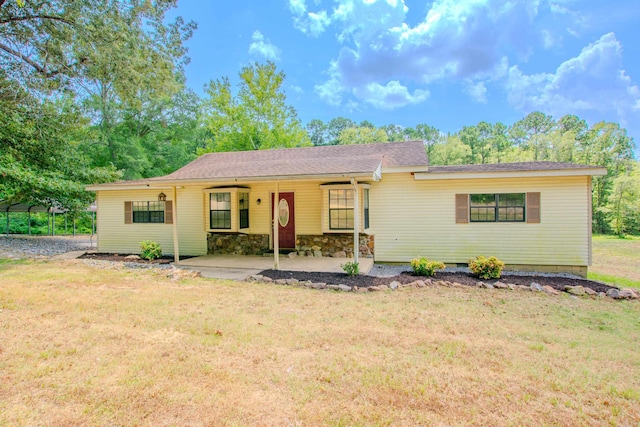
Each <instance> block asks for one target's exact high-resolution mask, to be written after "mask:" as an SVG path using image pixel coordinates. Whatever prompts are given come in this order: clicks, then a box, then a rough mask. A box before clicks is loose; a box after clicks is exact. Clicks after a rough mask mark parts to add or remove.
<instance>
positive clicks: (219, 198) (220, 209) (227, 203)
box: [209, 193, 231, 229]
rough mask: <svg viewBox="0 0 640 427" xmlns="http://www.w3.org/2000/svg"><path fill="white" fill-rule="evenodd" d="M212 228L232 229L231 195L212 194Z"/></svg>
mask: <svg viewBox="0 0 640 427" xmlns="http://www.w3.org/2000/svg"><path fill="white" fill-rule="evenodd" d="M209 200H210V217H209V218H210V219H209V220H210V226H211V228H215V229H230V228H231V193H211V194H210V195H209Z"/></svg>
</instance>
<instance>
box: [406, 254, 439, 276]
mask: <svg viewBox="0 0 640 427" xmlns="http://www.w3.org/2000/svg"><path fill="white" fill-rule="evenodd" d="M444 267H445V266H444V264H443V263H441V262H439V261H429V260H428V259H426V258H425V257H422V258H414V259H412V260H411V269H412V270H413V274H415V275H416V276H433V274H434V273H435V272H436V270H440V269H443V268H444Z"/></svg>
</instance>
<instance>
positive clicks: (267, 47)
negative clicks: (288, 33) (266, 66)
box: [249, 30, 280, 61]
mask: <svg viewBox="0 0 640 427" xmlns="http://www.w3.org/2000/svg"><path fill="white" fill-rule="evenodd" d="M249 54H250V55H254V56H262V57H264V58H265V59H268V60H270V61H277V60H278V59H280V49H278V48H277V47H276V46H275V45H274V44H272V43H271V41H269V40H268V39H265V38H264V36H263V35H262V33H261V32H260V31H258V30H256V31H254V33H253V35H252V36H251V45H249Z"/></svg>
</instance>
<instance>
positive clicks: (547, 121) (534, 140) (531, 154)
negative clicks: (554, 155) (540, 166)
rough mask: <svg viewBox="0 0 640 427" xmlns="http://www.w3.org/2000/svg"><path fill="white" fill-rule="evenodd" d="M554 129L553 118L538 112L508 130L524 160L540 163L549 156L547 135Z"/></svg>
mask: <svg viewBox="0 0 640 427" xmlns="http://www.w3.org/2000/svg"><path fill="white" fill-rule="evenodd" d="M555 127H556V122H555V121H554V120H553V117H551V116H548V115H546V114H544V113H541V112H539V111H534V112H533V113H530V114H528V115H527V116H526V117H524V118H523V119H521V120H518V121H517V122H515V123H514V124H513V126H511V128H510V129H509V135H510V137H511V140H512V141H513V143H514V145H515V146H516V147H518V148H520V150H521V157H522V158H523V160H524V159H526V160H533V161H542V160H547V159H548V156H549V149H550V143H549V134H550V132H551V131H552V130H553V129H554V128H555Z"/></svg>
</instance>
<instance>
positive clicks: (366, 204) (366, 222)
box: [364, 188, 369, 229]
mask: <svg viewBox="0 0 640 427" xmlns="http://www.w3.org/2000/svg"><path fill="white" fill-rule="evenodd" d="M364 228H365V229H367V228H369V189H368V188H365V189H364Z"/></svg>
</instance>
